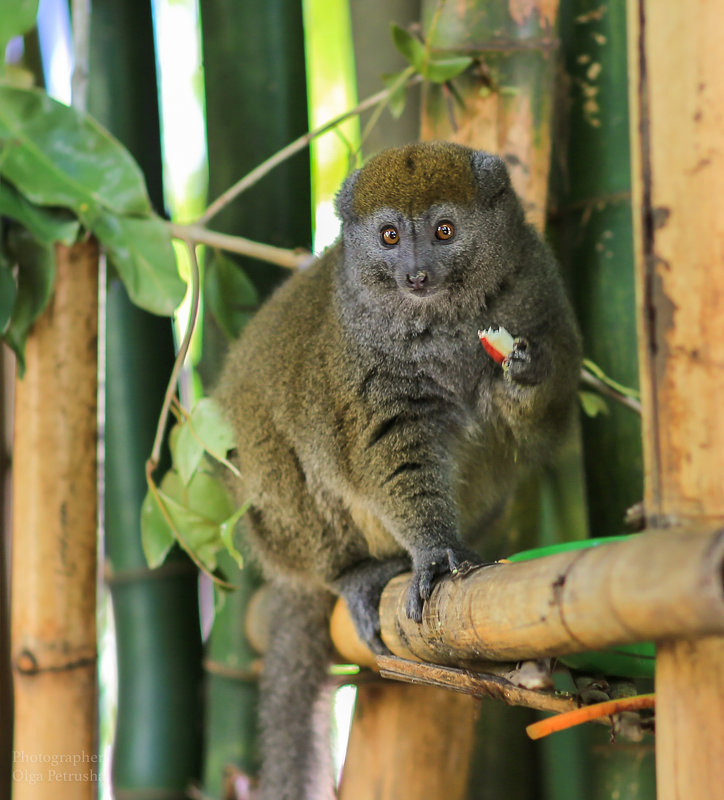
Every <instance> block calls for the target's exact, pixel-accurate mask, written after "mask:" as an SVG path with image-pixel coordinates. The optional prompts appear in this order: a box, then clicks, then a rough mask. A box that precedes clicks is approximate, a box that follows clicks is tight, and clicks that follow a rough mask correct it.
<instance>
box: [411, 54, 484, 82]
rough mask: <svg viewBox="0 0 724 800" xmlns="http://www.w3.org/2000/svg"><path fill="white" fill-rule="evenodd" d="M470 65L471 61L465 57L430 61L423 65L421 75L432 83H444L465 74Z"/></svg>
mask: <svg viewBox="0 0 724 800" xmlns="http://www.w3.org/2000/svg"><path fill="white" fill-rule="evenodd" d="M472 63H473V59H472V58H469V57H467V56H464V57H460V58H442V59H439V60H431V61H429V62H428V63H427V64H426V65H425V68H424V70H423V72H422V74H423V76H424V77H425V78H427V80H429V81H432V82H433V83H445V82H446V81H449V80H452V79H453V78H455V77H456V76H457V75H460V73H461V72H465V70H466V69H467V68H468V67H469V66H470V65H471V64H472Z"/></svg>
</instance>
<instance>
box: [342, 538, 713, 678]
mask: <svg viewBox="0 0 724 800" xmlns="http://www.w3.org/2000/svg"><path fill="white" fill-rule="evenodd" d="M723 570H724V529H715V530H712V529H711V528H707V529H704V528H691V529H683V530H680V531H676V532H672V531H649V532H646V533H642V534H639V535H637V536H635V537H633V538H631V539H629V540H627V541H623V542H615V543H611V544H605V545H600V546H598V547H593V548H588V549H585V550H576V551H571V552H567V553H559V554H557V555H552V556H547V557H545V558H540V559H535V560H533V561H523V562H518V563H513V564H499V565H495V566H490V567H483V568H481V569H478V570H475V571H474V572H472V573H470V574H468V575H467V576H465V577H464V578H458V579H453V578H445V579H443V580H441V581H439V582H438V583H437V585H436V586H435V588H434V590H433V594H432V597H431V598H430V600H429V601H428V602H427V603H425V608H424V611H423V620H422V623H421V624H419V625H418V624H417V623H415V622H413V621H412V620H410V619H408V618H407V616H406V614H405V600H406V595H407V586H408V583H409V577H410V576H409V575H399V576H398V577H397V578H394V579H393V580H392V581H390V582H389V583H388V584H387V587H386V588H385V591H384V592H383V595H382V600H381V602H380V619H381V626H382V638H383V640H384V642H385V644H386V645H387V647H388V648H389V649H390V651H391V652H392V653H393V654H394V655H397V656H400V657H402V658H408V659H415V660H422V661H429V662H433V663H437V664H447V665H452V666H464V665H468V664H471V663H474V662H479V661H517V660H520V659H534V658H542V657H545V656H552V655H564V654H566V653H576V652H583V651H585V650H600V649H603V648H607V647H613V646H615V645H621V644H630V643H633V642H640V641H661V640H666V639H670V638H675V637H679V636H686V637H687V638H694V637H699V636H708V635H714V634H722V633H724V586H723V582H724V571H723ZM332 637H333V639H334V642H335V646H336V647H337V649H338V651H339V652H340V654H341V655H342V656H343V657H344V658H346V659H349V660H350V661H353V662H355V663H361V664H367V665H371V664H374V662H375V659H374V657H373V656H372V654H371V653H369V651H367V652H366V653H365V650H364V647H363V646H362V644H361V642H360V641H359V639H358V638H357V637H356V634H355V632H354V628H353V626H352V624H351V622H350V621H349V618H348V616H347V612H346V609H345V608H344V605H343V603H341V601H340V603H338V605H337V608H336V609H335V613H334V616H333V621H332Z"/></svg>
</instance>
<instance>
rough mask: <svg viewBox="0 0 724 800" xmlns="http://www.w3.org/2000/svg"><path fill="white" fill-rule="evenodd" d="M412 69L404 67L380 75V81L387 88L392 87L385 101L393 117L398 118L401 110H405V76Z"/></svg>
mask: <svg viewBox="0 0 724 800" xmlns="http://www.w3.org/2000/svg"><path fill="white" fill-rule="evenodd" d="M411 72H412V70H411V69H410V68H409V67H406V68H405V69H403V70H402V71H401V72H395V73H392V74H387V75H383V76H382V81H383V83H384V84H385V86H387V88H388V89H392V92H391V93H390V97H389V99H388V101H387V108H389V110H390V114H392V116H393V118H394V119H399V118H400V117H401V116H402V112H403V111H404V110H405V100H406V99H407V92H406V91H405V80H404V79H405V78H406V77H407V76H409V75H410V74H411Z"/></svg>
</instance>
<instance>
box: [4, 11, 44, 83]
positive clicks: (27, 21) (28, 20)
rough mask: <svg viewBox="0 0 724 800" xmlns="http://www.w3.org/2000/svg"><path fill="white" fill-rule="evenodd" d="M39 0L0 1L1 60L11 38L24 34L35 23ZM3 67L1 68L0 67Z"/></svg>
mask: <svg viewBox="0 0 724 800" xmlns="http://www.w3.org/2000/svg"><path fill="white" fill-rule="evenodd" d="M37 15H38V0H2V2H1V3H0V56H2V58H0V62H2V61H4V55H5V48H6V47H7V44H8V42H9V41H10V40H11V39H14V38H15V37H16V36H22V35H23V34H24V33H26V32H27V31H29V30H30V29H31V28H32V27H33V26H34V25H35V18H36V17H37ZM0 69H1V68H0Z"/></svg>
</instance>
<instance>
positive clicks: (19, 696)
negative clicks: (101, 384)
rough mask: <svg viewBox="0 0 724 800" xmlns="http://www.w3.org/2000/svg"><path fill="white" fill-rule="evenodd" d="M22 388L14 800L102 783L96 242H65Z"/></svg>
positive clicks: (16, 493)
mask: <svg viewBox="0 0 724 800" xmlns="http://www.w3.org/2000/svg"><path fill="white" fill-rule="evenodd" d="M56 256H57V258H56V260H57V278H56V288H55V293H54V295H53V298H52V300H51V302H50V305H49V307H48V308H47V309H46V310H45V312H44V313H43V315H42V316H41V317H40V318H39V319H38V321H37V322H36V324H35V326H34V328H33V330H32V332H31V334H30V336H29V338H28V342H27V347H26V361H27V370H26V373H25V377H24V378H23V379H22V380H18V382H17V387H16V411H15V444H14V469H13V509H14V518H13V542H12V575H13V586H12V601H11V627H12V635H11V639H12V641H11V655H12V669H13V677H14V688H15V739H14V744H13V796H14V798H15V800H35V799H36V798H37V799H38V800H41V798H48V797H53V798H55V800H65V798H68V800H70V799H71V798H73V800H82V799H83V798H89V799H90V798H92V797H94V795H95V792H96V790H97V784H96V782H97V780H98V773H99V771H100V765H99V763H98V756H97V746H96V733H95V731H96V725H95V719H96V696H97V692H96V624H95V620H96V617H95V609H96V604H95V599H96V541H97V537H96V530H97V499H96V494H97V492H96V447H97V419H96V411H97V401H96V396H97V369H98V366H97V363H98V362H97V310H98V307H97V298H98V248H97V245H96V243H95V241H94V240H90V241H88V242H85V243H82V244H78V245H75V246H73V247H70V248H68V247H64V246H58V247H57V249H56Z"/></svg>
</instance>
